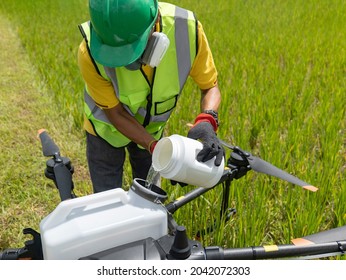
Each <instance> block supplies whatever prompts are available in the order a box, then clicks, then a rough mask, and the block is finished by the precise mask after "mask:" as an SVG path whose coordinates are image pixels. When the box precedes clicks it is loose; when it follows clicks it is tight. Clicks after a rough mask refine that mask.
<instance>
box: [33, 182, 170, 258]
mask: <svg viewBox="0 0 346 280" xmlns="http://www.w3.org/2000/svg"><path fill="white" fill-rule="evenodd" d="M166 197H167V195H166V193H165V192H164V191H163V190H161V189H159V188H158V187H156V188H152V189H148V188H146V187H145V181H144V180H141V179H135V180H134V181H133V184H132V186H131V187H130V190H129V191H128V192H126V191H124V190H123V189H114V190H109V191H105V192H101V193H96V194H92V195H88V196H84V197H78V198H74V199H70V200H65V201H62V202H61V203H60V204H59V205H58V206H57V207H56V209H55V210H54V211H53V212H52V213H50V214H49V215H48V216H47V217H45V218H44V219H43V220H42V221H41V223H40V233H41V240H42V247H43V257H44V259H51V260H52V259H54V260H76V259H79V258H82V257H86V256H88V255H91V254H94V253H97V252H100V251H103V250H106V249H110V248H113V247H116V246H119V245H123V244H126V243H129V242H133V241H137V240H141V239H145V238H148V237H152V238H154V239H157V238H160V237H162V236H164V235H166V234H167V232H168V225H167V212H166V208H165V207H164V206H163V205H162V204H161V202H163V201H164V200H165V198H166Z"/></svg>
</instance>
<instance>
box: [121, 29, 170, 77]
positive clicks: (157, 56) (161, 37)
mask: <svg viewBox="0 0 346 280" xmlns="http://www.w3.org/2000/svg"><path fill="white" fill-rule="evenodd" d="M168 46H169V39H168V37H167V36H166V34H164V33H160V32H154V33H153V34H152V35H151V36H150V38H149V40H148V44H147V46H146V48H145V51H144V53H143V54H142V56H141V57H140V58H138V59H137V60H136V61H134V62H132V63H131V64H129V65H126V66H125V67H126V68H127V69H128V70H132V71H133V70H138V69H139V68H140V67H141V65H142V64H145V65H149V66H151V67H153V68H154V67H157V66H158V65H159V64H160V62H161V60H162V58H163V56H164V55H165V53H166V51H167V49H168Z"/></svg>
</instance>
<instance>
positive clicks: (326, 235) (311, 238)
mask: <svg viewBox="0 0 346 280" xmlns="http://www.w3.org/2000/svg"><path fill="white" fill-rule="evenodd" d="M343 240H346V226H342V227H337V228H333V229H330V230H326V231H321V232H319V233H315V234H311V235H307V236H305V237H301V238H295V239H293V240H292V243H293V244H294V245H297V246H302V245H312V244H322V243H327V242H333V241H343Z"/></svg>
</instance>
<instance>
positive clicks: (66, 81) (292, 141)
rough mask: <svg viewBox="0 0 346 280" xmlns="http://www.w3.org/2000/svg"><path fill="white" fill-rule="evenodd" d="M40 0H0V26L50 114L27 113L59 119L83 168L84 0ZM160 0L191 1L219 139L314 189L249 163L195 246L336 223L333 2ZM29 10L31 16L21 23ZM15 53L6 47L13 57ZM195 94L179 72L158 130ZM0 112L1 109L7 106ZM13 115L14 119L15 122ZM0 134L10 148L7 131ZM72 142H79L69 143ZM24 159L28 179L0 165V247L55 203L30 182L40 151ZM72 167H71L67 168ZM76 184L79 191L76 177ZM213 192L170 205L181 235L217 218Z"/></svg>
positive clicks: (338, 144)
mask: <svg viewBox="0 0 346 280" xmlns="http://www.w3.org/2000/svg"><path fill="white" fill-rule="evenodd" d="M46 2H47V1H43V0H40V1H39V0H35V1H33V0H28V1H25V2H23V1H18V0H2V1H1V3H0V14H3V15H5V16H6V18H8V19H9V20H10V23H11V28H12V29H13V30H14V31H16V32H17V34H18V36H19V38H20V40H21V44H22V46H23V49H22V51H25V54H26V55H27V56H28V62H27V64H29V65H30V67H33V70H30V71H33V72H34V73H36V75H35V76H36V77H37V79H38V80H39V81H40V82H39V85H38V88H40V87H41V84H44V90H43V89H42V91H41V92H42V94H45V95H48V97H49V98H48V101H47V102H48V103H47V104H50V106H49V105H48V106H47V107H51V108H54V110H55V112H57V113H56V114H57V115H49V113H48V114H47V111H46V110H47V108H46V110H44V111H42V112H37V114H38V116H41V118H42V120H44V121H46V122H49V124H50V125H52V126H62V127H64V129H65V130H64V134H62V133H56V134H55V135H52V136H55V138H56V140H58V141H60V144H61V145H63V147H64V152H65V154H66V155H68V156H69V157H70V158H71V159H72V161H73V162H74V163H75V165H78V166H81V168H82V169H83V170H84V168H85V159H84V146H83V141H82V140H83V137H82V136H81V120H82V114H81V106H82V89H83V83H82V80H81V77H80V75H79V73H78V67H77V64H76V52H77V47H78V45H79V42H80V40H81V36H80V34H79V31H78V28H77V25H78V24H79V23H81V22H83V21H85V20H87V19H88V16H87V15H88V11H87V1H81V0H79V1H77V0H76V1H71V2H69V1H63V0H59V1H54V2H49V3H48V4H47V3H46ZM172 3H176V4H179V5H181V6H183V7H186V8H189V9H192V10H194V11H195V13H196V15H197V17H198V19H199V20H200V21H201V22H202V23H203V25H204V29H205V32H206V34H207V35H208V38H209V43H210V47H211V49H212V50H213V53H214V60H215V63H216V65H217V67H218V71H219V86H220V89H221V91H222V95H223V101H222V105H221V108H220V112H219V114H220V120H221V127H220V129H219V136H220V138H222V139H223V140H225V141H226V142H228V143H231V144H233V145H238V146H240V147H241V148H243V149H245V150H247V151H250V152H252V153H253V154H255V155H258V156H260V157H261V158H263V159H265V160H267V161H269V162H271V163H272V164H274V165H276V166H278V167H280V168H283V169H285V170H286V171H288V172H290V173H292V174H294V175H296V176H298V177H299V178H301V179H302V180H304V181H307V182H310V183H312V184H314V185H316V186H318V187H319V188H320V189H319V191H318V192H317V193H309V192H307V191H304V190H302V189H301V188H299V187H296V186H293V185H291V184H288V183H286V182H283V181H281V180H279V179H276V178H272V177H268V176H266V175H261V174H257V173H254V172H250V173H248V175H247V176H246V177H244V178H241V179H240V180H235V181H234V182H232V184H231V195H230V198H229V204H230V205H231V206H232V207H235V208H236V209H237V214H236V215H235V216H234V217H232V218H231V220H230V221H229V222H227V223H226V224H225V223H224V222H223V221H220V224H221V226H220V228H219V229H218V230H217V231H215V232H213V233H212V234H210V235H206V236H203V238H202V241H203V244H204V245H210V244H218V245H223V246H227V247H239V246H250V245H260V244H273V243H288V242H289V241H290V239H291V238H295V237H299V236H302V235H307V234H312V233H315V232H317V231H319V230H325V229H329V228H333V227H336V226H341V225H344V224H346V209H345V208H346V205H345V203H344V201H345V198H346V183H345V168H346V127H345V126H346V119H345V108H346V101H345V100H346V92H345V89H346V30H345V28H344V27H345V26H346V17H345V16H344V15H345V13H346V3H345V1H342V0H318V1H317V0H316V1H314V0H305V1H304V0H294V1H293V0H292V1H277V0H276V1H275V0H265V1H255V0H251V1H235V0H232V1H221V0H216V1H199V2H198V3H197V4H196V1H192V0H182V1H172ZM37 14H40V15H41V17H37V16H35V17H34V20H33V15H37ZM62 15H63V16H62ZM17 55H18V54H9V55H8V56H9V57H12V60H11V61H16V59H15V57H16V56H17ZM0 80H1V79H0ZM21 80H23V79H21ZM14 81H15V80H14ZM1 87H3V88H6V87H7V85H5V86H4V85H2V86H1ZM11 89H12V92H11V94H12V95H16V94H19V93H20V92H21V89H20V88H14V87H12V88H11ZM198 96H199V91H198V89H197V88H196V86H195V85H194V84H193V83H192V81H188V83H187V85H186V87H185V91H184V94H183V96H182V97H181V100H180V103H179V105H178V107H177V109H176V115H175V116H173V117H172V119H171V120H170V122H169V124H168V125H167V130H166V134H167V135H169V134H173V133H178V134H182V135H186V133H187V129H188V128H187V126H186V123H188V122H191V121H192V120H193V119H194V116H195V115H196V114H197V113H198V104H197V103H196V104H195V106H191V104H194V103H193V102H192V100H197V99H198ZM35 102H37V101H33V103H34V104H35ZM18 108H20V106H17V107H16V109H18ZM185 112H191V113H190V114H185ZM8 114H10V113H8ZM2 116H3V118H6V116H7V114H2ZM48 116H49V117H48ZM21 123H22V124H23V125H24V126H25V121H23V122H21ZM62 123H63V124H62ZM66 124H68V125H67V128H66ZM27 125H29V124H27ZM30 125H32V122H30ZM20 129H22V128H20ZM23 129H24V128H23ZM57 131H59V130H55V132H57ZM66 134H69V135H71V138H69V137H67V135H66ZM73 137H75V138H73ZM1 139H4V138H1ZM71 139H74V141H72V140H71ZM76 139H77V140H76ZM2 141H4V144H5V146H7V147H10V145H9V143H10V141H11V140H6V139H4V140H2ZM14 142H15V143H16V142H19V143H22V142H23V141H14ZM76 142H77V143H80V144H78V145H77V147H78V148H79V149H78V148H77V149H76ZM1 144H2V143H1ZM79 145H80V146H79ZM3 146H4V145H1V147H3ZM25 148H26V147H23V146H20V145H19V146H16V147H14V148H13V149H11V148H9V149H6V151H5V152H3V149H1V155H2V156H3V153H5V154H7V156H8V157H9V158H11V157H14V156H15V155H16V156H17V155H18V154H24V153H27V151H25V150H26V149H25ZM22 149H23V150H24V151H22ZM35 149H36V150H37V147H35ZM37 157H38V159H37ZM33 160H34V161H35V162H36V164H31V165H30V164H29V165H28V166H30V172H28V174H30V175H27V176H28V177H29V179H30V180H25V179H24V178H26V177H25V176H20V174H23V173H25V172H27V171H26V168H27V166H26V167H25V168H24V167H21V166H18V165H16V162H15V161H13V162H9V165H10V166H11V171H6V172H9V173H11V175H12V176H11V177H10V179H8V177H6V176H4V175H3V174H4V171H3V170H2V171H1V172H0V174H1V176H0V178H1V181H2V182H1V183H0V184H1V189H2V190H3V191H2V194H1V197H2V198H1V199H2V200H1V207H2V209H3V210H2V212H1V213H2V217H4V216H5V217H6V218H5V219H3V218H1V224H2V225H1V226H2V228H4V230H2V232H1V241H0V249H1V247H3V248H5V247H6V246H9V245H10V244H14V245H18V243H15V242H16V241H15V240H20V237H19V236H20V231H21V228H22V227H23V225H26V224H28V223H29V224H30V225H32V224H35V223H36V222H37V221H38V220H39V219H40V217H41V216H42V215H43V214H44V213H47V212H48V209H53V207H54V205H55V204H56V200H51V201H49V197H50V196H51V195H53V193H54V190H51V189H50V188H48V193H47V192H46V191H42V188H41V187H40V188H39V189H38V187H37V185H45V184H47V183H46V182H47V181H46V180H44V179H41V177H40V176H41V174H42V170H41V169H42V168H41V166H42V162H43V159H42V158H40V157H39V156H37V154H34V155H33ZM75 160H76V161H77V162H75ZM12 170H15V172H13V171H12ZM16 172H18V173H16ZM82 173H83V172H82ZM32 174H35V176H34V175H32ZM83 174H85V173H83ZM76 175H77V176H80V175H79V173H78V172H77V174H76ZM81 177H82V178H83V177H84V176H81ZM3 178H5V179H6V180H4V179H3ZM18 178H22V179H18ZM128 178H129V177H128ZM85 181H86V183H85V184H88V183H87V180H86V179H85ZM29 182H31V183H30V184H29ZM126 182H127V183H128V182H129V179H127V181H126ZM22 183H23V184H25V190H26V194H25V197H23V195H22V191H20V190H21V189H22V188H24V187H23V186H20V185H21V184H22ZM11 185H16V188H11V187H9V186H11ZM29 185H30V186H29ZM3 186H5V187H3ZM164 187H165V189H166V190H167V192H168V194H169V198H170V199H174V198H176V197H178V196H180V195H182V194H184V193H185V192H186V191H188V190H189V189H190V188H192V187H185V188H177V187H171V186H169V184H166V183H165V182H164ZM77 189H79V188H77ZM86 189H87V188H86ZM80 190H81V192H82V193H85V192H87V191H85V189H84V185H83V186H81V187H80ZM38 198H39V200H40V201H46V206H42V207H43V209H44V210H41V209H40V208H41V206H40V205H39V206H38V205H37V203H36V202H35V199H38ZM47 200H48V201H47ZM221 200H222V192H221V188H217V189H215V190H213V191H211V192H209V193H207V194H205V195H204V196H203V197H202V198H200V199H198V200H196V201H195V202H193V203H191V204H190V205H188V206H185V207H184V210H183V209H182V210H178V211H177V213H176V215H175V217H176V219H177V221H178V222H179V223H181V224H183V225H185V226H186V227H187V228H188V234H189V235H190V236H193V234H194V233H195V232H197V231H198V230H199V229H200V228H201V226H202V225H207V224H208V222H209V221H212V220H213V219H215V218H217V217H218V213H219V209H220V203H221ZM3 201H5V202H3ZM26 205H31V206H30V207H25V206H26ZM28 212H29V213H28ZM37 212H39V213H42V215H41V216H40V215H38V214H37ZM17 213H25V214H22V215H21V216H18V214H17ZM14 217H16V218H14ZM13 219H15V221H13ZM14 237H15V238H14ZM20 241H22V240H20Z"/></svg>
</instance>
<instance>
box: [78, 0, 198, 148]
mask: <svg viewBox="0 0 346 280" xmlns="http://www.w3.org/2000/svg"><path fill="white" fill-rule="evenodd" d="M160 12H161V18H162V32H163V33H165V34H166V35H167V36H168V38H169V39H170V46H169V49H168V50H167V52H166V54H165V56H164V57H163V59H162V61H161V63H160V65H159V66H158V67H157V68H156V69H154V77H153V83H152V85H150V84H149V83H148V81H147V80H146V78H145V76H144V74H143V73H142V72H141V71H139V70H138V71H130V70H127V69H126V68H125V67H119V68H110V67H104V66H102V65H100V64H98V63H97V62H94V64H95V66H96V67H97V69H98V71H99V73H100V75H102V76H103V77H104V78H105V79H107V80H109V81H111V82H112V85H113V87H114V91H115V93H116V96H117V98H118V99H119V100H120V102H121V103H122V104H123V105H124V107H125V109H126V110H127V111H128V112H129V113H130V114H131V115H132V116H134V117H135V118H136V119H137V120H138V121H139V122H140V123H141V124H143V125H144V126H145V128H146V130H147V131H148V132H149V133H150V134H152V135H153V136H154V137H155V138H156V139H159V138H160V137H161V136H162V132H163V129H164V126H165V124H166V122H167V120H168V119H169V116H170V115H171V113H172V110H173V109H174V108H175V106H176V103H177V100H178V97H179V95H180V94H181V91H182V89H183V86H184V84H185V82H186V80H187V77H188V75H189V73H190V69H191V66H192V63H193V60H194V59H195V56H196V53H197V48H196V46H197V44H196V40H197V37H196V36H197V33H196V32H197V31H196V28H197V22H196V20H195V18H194V15H193V13H192V12H190V11H187V10H184V9H182V8H179V7H177V6H174V5H172V4H167V3H160ZM89 24H90V23H89V22H87V23H84V24H82V25H81V32H82V34H83V36H84V37H85V39H86V40H87V43H88V45H89V38H90V28H89ZM148 100H149V102H148ZM148 103H149V106H148ZM85 105H86V106H85V113H86V115H87V117H88V118H89V120H90V121H91V122H92V123H93V125H94V128H95V131H96V133H97V134H98V135H99V136H101V137H102V138H104V139H105V140H106V141H108V142H109V143H110V144H111V145H113V146H115V147H121V146H124V145H126V144H127V143H129V142H130V140H129V139H127V138H126V137H125V136H123V135H122V134H120V132H118V131H117V130H116V129H115V128H114V126H113V125H112V124H111V123H110V122H109V121H108V119H107V117H106V116H105V114H104V112H103V111H102V109H101V108H99V107H97V106H96V104H95V102H94V101H93V99H92V98H91V97H90V96H89V93H88V91H87V89H86V91H85ZM148 110H150V111H148ZM105 126H107V127H108V128H106V127H105ZM120 135H122V137H119V136H120Z"/></svg>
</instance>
